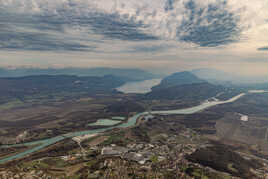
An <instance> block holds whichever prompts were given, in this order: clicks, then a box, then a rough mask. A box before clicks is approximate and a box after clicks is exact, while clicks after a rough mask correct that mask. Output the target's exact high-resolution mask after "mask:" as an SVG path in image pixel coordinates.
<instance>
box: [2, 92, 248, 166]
mask: <svg viewBox="0 0 268 179" xmlns="http://www.w3.org/2000/svg"><path fill="white" fill-rule="evenodd" d="M244 95H246V94H245V93H241V94H239V95H237V96H235V97H233V98H231V99H229V100H226V101H213V102H205V103H202V104H200V105H198V106H195V107H191V108H186V109H178V110H166V111H151V112H150V113H151V114H162V115H165V114H166V115H168V114H193V113H197V112H200V111H202V110H204V109H207V108H210V107H212V106H216V105H219V104H227V103H232V102H234V101H236V100H238V99H239V98H241V97H243V96H244ZM150 113H149V112H142V113H138V114H136V115H134V116H132V117H130V118H129V119H128V121H127V122H126V123H122V124H120V125H117V126H113V127H109V128H105V129H96V130H88V131H81V132H73V133H68V134H64V135H61V136H57V137H53V138H50V139H45V140H39V141H35V142H29V143H23V144H15V145H10V146H2V147H18V146H33V145H38V146H36V147H33V148H32V149H29V150H26V151H24V152H21V153H18V154H15V155H13V156H9V157H6V158H3V159H1V160H0V164H1V163H5V162H8V161H11V160H14V159H19V158H23V157H27V156H28V155H30V154H32V153H34V152H37V151H40V150H41V149H44V148H46V147H48V146H50V145H52V144H55V143H57V142H60V141H62V140H64V139H66V138H72V137H77V136H82V135H87V134H99V133H102V132H105V131H107V130H110V129H113V128H127V127H131V126H134V125H135V124H136V121H137V119H138V118H139V117H140V116H143V115H148V114H150Z"/></svg>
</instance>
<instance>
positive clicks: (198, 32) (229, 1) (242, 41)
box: [0, 0, 268, 75]
mask: <svg viewBox="0 0 268 179" xmlns="http://www.w3.org/2000/svg"><path fill="white" fill-rule="evenodd" d="M267 17H268V1H264V0H255V1H252V0H251V1H250V0H154V1H151V0H139V1H136V0H128V1H126V0H0V58H1V59H0V65H1V66H20V65H33V66H74V65H76V66H85V65H87V66H119V65H120V66H122V67H124V66H127V67H131V66H133V67H142V68H148V69H150V68H151V69H152V68H157V69H159V70H161V66H162V67H163V68H164V69H166V70H167V69H168V70H173V71H174V70H183V69H191V68H199V67H213V68H220V69H224V70H231V71H236V72H237V73H240V72H241V73H244V74H251V73H254V74H255V75H256V74H257V73H260V74H263V73H268V72H267V70H266V71H265V70H261V69H263V68H262V67H263V65H264V64H265V65H266V66H267V67H268V63H267V62H266V61H265V60H261V61H260V60H257V59H265V58H268V50H267V46H268V22H267ZM247 59H253V61H254V59H256V62H255V63H256V64H255V66H258V65H259V66H260V70H256V69H254V70H245V69H250V66H249V60H247ZM266 63H267V64H266ZM124 64H125V65H124ZM250 64H252V62H250ZM228 66H232V68H228Z"/></svg>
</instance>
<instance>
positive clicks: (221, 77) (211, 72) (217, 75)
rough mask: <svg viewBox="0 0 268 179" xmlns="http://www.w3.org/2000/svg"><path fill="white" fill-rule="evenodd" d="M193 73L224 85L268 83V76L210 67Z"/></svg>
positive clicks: (195, 70)
mask: <svg viewBox="0 0 268 179" xmlns="http://www.w3.org/2000/svg"><path fill="white" fill-rule="evenodd" d="M191 73H193V74H194V75H196V76H197V77H199V78H201V79H204V80H206V81H208V82H211V83H217V84H223V85H245V84H257V83H268V76H240V75H235V74H231V73H227V72H224V71H220V70H215V69H210V68H202V69H194V70H192V71H191Z"/></svg>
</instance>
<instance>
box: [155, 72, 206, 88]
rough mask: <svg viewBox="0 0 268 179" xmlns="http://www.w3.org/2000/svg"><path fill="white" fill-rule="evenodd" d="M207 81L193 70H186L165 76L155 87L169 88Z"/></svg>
mask: <svg viewBox="0 0 268 179" xmlns="http://www.w3.org/2000/svg"><path fill="white" fill-rule="evenodd" d="M205 82H206V81H205V80H202V79H200V78H198V77H197V76H195V75H194V74H192V73H191V72H188V71H184V72H178V73H173V74H172V75H169V76H167V77H165V78H164V79H163V80H162V81H161V83H160V84H159V85H157V86H154V87H153V89H154V90H157V89H162V88H169V87H173V86H179V85H187V84H197V83H205Z"/></svg>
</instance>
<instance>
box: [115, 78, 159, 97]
mask: <svg viewBox="0 0 268 179" xmlns="http://www.w3.org/2000/svg"><path fill="white" fill-rule="evenodd" d="M160 82H161V79H152V80H145V81H138V82H129V83H126V84H124V85H122V86H120V87H118V88H116V89H117V90H118V91H120V92H123V93H138V94H144V93H148V92H151V88H152V87H153V86H156V85H158V84H160Z"/></svg>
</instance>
